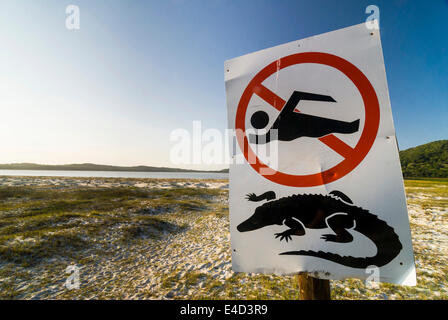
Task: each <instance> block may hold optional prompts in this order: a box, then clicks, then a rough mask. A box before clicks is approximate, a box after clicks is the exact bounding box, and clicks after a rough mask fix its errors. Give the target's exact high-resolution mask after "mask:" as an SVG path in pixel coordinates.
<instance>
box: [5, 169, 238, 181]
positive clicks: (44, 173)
mask: <svg viewBox="0 0 448 320" xmlns="http://www.w3.org/2000/svg"><path fill="white" fill-rule="evenodd" d="M0 176H32V177H38V176H41V177H87V178H89V177H92V178H161V179H228V178H229V174H228V173H215V172H126V171H58V170H0Z"/></svg>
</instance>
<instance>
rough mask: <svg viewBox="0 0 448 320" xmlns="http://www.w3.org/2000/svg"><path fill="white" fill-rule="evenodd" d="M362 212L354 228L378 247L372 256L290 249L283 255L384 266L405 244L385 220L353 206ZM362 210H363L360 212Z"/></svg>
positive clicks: (359, 266) (348, 264)
mask: <svg viewBox="0 0 448 320" xmlns="http://www.w3.org/2000/svg"><path fill="white" fill-rule="evenodd" d="M352 208H353V209H354V210H357V211H358V212H359V213H360V214H359V215H356V219H355V220H356V227H355V228H354V230H356V231H358V232H360V233H362V234H363V235H365V236H366V237H368V238H369V239H370V240H371V241H373V243H374V244H375V245H376V247H377V253H376V255H375V256H372V257H365V258H364V257H352V256H341V255H338V254H335V253H330V252H323V251H307V250H299V251H288V252H283V253H280V254H281V255H301V256H311V257H317V258H322V259H325V260H330V261H333V262H336V263H339V264H342V265H344V266H347V267H351V268H362V269H365V268H367V267H369V266H372V265H374V266H376V267H382V266H384V265H386V264H388V263H389V262H391V261H392V260H393V259H394V258H395V257H396V256H397V255H398V254H399V253H400V251H401V250H402V249H403V246H402V244H401V242H400V239H399V238H398V235H397V234H396V233H395V231H394V229H393V228H392V227H390V226H389V225H388V224H387V223H386V222H385V221H383V220H381V219H379V218H378V217H377V216H375V215H373V214H371V213H370V212H368V211H367V210H364V209H361V208H359V207H355V206H353V207H352ZM350 211H351V210H350ZM360 211H362V212H360Z"/></svg>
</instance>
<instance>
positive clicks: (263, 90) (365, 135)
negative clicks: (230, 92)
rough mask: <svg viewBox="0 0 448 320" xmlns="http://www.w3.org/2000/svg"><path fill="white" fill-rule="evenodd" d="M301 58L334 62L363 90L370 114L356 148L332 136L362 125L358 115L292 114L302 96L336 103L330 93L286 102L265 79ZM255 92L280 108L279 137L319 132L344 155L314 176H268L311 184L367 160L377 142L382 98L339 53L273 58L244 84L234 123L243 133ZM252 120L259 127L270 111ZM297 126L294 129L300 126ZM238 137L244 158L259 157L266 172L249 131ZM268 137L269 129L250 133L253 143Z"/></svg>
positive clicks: (333, 177) (259, 164)
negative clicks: (353, 118)
mask: <svg viewBox="0 0 448 320" xmlns="http://www.w3.org/2000/svg"><path fill="white" fill-rule="evenodd" d="M301 63H316V64H323V65H327V66H329V67H333V68H335V69H337V70H339V71H340V72H342V73H343V74H345V75H346V76H347V77H348V78H349V79H350V80H351V81H352V82H353V83H354V85H355V86H356V88H357V89H358V90H359V92H360V94H361V97H362V99H363V103H364V108H365V117H366V119H365V125H364V129H363V132H362V134H361V138H360V139H359V141H358V143H357V144H356V146H355V148H351V147H350V146H349V145H347V144H346V143H345V142H343V141H342V140H341V139H339V138H337V137H336V136H335V135H333V133H354V132H356V131H357V130H358V126H359V120H357V121H354V122H350V123H348V122H347V123H346V122H342V121H337V120H332V119H326V118H320V117H314V116H309V115H296V116H295V115H294V113H295V108H296V106H297V104H298V103H299V101H300V100H312V101H327V102H335V100H334V99H333V98H332V97H330V96H324V95H318V94H313V93H308V92H300V91H295V92H293V93H292V95H291V97H290V99H289V100H288V102H286V101H284V100H283V99H282V98H280V97H279V96H277V95H276V94H275V93H274V92H272V91H271V90H269V89H268V88H267V87H265V86H264V85H263V84H262V82H263V81H264V80H265V79H267V78H268V77H269V76H270V75H272V74H274V73H275V72H278V71H279V70H281V69H284V68H287V67H290V66H293V65H296V64H301ZM253 94H256V95H258V96H259V97H261V98H262V99H263V100H265V101H266V102H267V103H269V104H270V105H271V106H272V107H274V108H275V109H277V110H279V111H280V115H281V116H282V117H279V118H278V119H277V120H276V122H274V125H273V128H272V129H277V130H278V135H279V140H283V141H290V140H293V139H295V138H299V137H300V136H309V137H316V138H318V139H319V140H320V141H321V142H323V143H324V144H326V145H327V146H328V147H330V148H331V149H333V150H334V151H335V152H337V153H338V154H340V155H341V156H343V157H344V160H343V161H342V162H340V163H339V164H337V165H336V166H334V167H332V168H330V169H328V170H326V171H324V172H317V173H315V174H310V175H292V174H287V173H283V172H280V171H277V172H275V173H273V174H269V175H264V177H265V178H267V179H269V180H271V181H273V182H276V183H278V184H282V185H286V186H292V187H312V186H318V185H323V184H327V183H330V182H332V181H335V180H337V179H340V178H342V177H343V176H345V175H346V174H348V173H349V172H350V171H352V170H353V169H354V168H355V167H356V166H357V165H358V164H359V163H360V162H361V161H362V160H363V159H364V157H365V156H366V155H367V153H368V152H369V150H370V148H371V147H372V145H373V142H374V141H375V138H376V134H377V131H378V126H379V121H380V111H379V103H378V98H377V95H376V93H375V90H374V89H373V87H372V85H371V83H370V81H369V80H368V79H367V77H366V76H365V75H364V74H363V73H362V72H361V71H360V70H359V69H358V68H356V67H355V66H354V65H353V64H351V63H350V62H348V61H347V60H344V59H342V58H340V57H338V56H335V55H332V54H328V53H322V52H306V53H297V54H293V55H289V56H286V57H283V58H281V59H279V60H277V61H274V62H272V63H271V64H269V65H268V66H267V67H265V68H264V69H262V70H261V71H260V72H259V73H258V74H257V75H256V76H255V77H254V78H253V79H252V81H251V82H250V83H249V85H248V86H247V87H246V89H245V90H244V93H243V95H242V96H241V99H240V102H239V104H238V109H237V114H236V122H235V128H236V129H240V130H241V131H242V132H245V131H246V128H245V118H246V110H247V107H248V105H249V101H250V99H251V97H252V95H253ZM294 117H295V118H297V121H295V119H294ZM279 119H282V120H279ZM283 119H286V120H283ZM251 122H252V125H254V127H255V128H257V129H258V128H261V127H262V126H263V124H267V120H266V116H265V115H264V114H263V113H261V112H257V113H255V114H254V115H253V118H252V119H251ZM301 123H306V126H302V125H301ZM303 127H305V128H312V129H313V130H311V129H310V130H308V131H309V132H304V130H303V129H302V128H303ZM283 128H285V129H283ZM293 128H296V130H294V129H293ZM305 131H306V130H305ZM237 137H238V143H239V145H240V148H241V150H242V151H243V154H244V157H245V158H246V159H249V158H251V159H255V161H252V163H251V166H252V167H253V168H254V169H255V170H256V171H257V172H262V171H261V170H262V169H263V168H267V166H266V165H265V164H264V163H263V162H262V161H261V160H260V159H258V157H257V156H256V154H255V153H254V151H253V150H252V149H251V147H250V145H249V144H248V137H247V136H246V135H238V136H237ZM269 137H270V136H269V132H268V134H267V136H266V137H263V139H257V138H258V137H256V136H253V135H252V136H249V142H251V143H257V142H258V140H263V141H266V142H269V141H270V140H269ZM282 138H283V139H282Z"/></svg>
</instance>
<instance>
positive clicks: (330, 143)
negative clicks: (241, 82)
mask: <svg viewBox="0 0 448 320" xmlns="http://www.w3.org/2000/svg"><path fill="white" fill-rule="evenodd" d="M254 93H255V94H257V95H258V96H259V97H260V98H262V99H263V100H264V101H266V102H267V103H269V104H270V105H271V106H273V107H274V108H275V109H277V110H278V111H281V110H282V108H283V106H284V105H285V103H286V101H285V100H283V99H282V98H280V97H279V96H278V95H276V94H275V93H274V92H272V91H271V90H269V89H268V88H266V87H265V86H264V85H262V84H259V85H257V86H256V87H255V88H254ZM294 111H297V112H300V111H299V110H298V109H297V108H296V109H295V110H294ZM319 140H320V141H321V142H322V143H324V144H325V145H326V146H327V147H329V148H331V149H332V150H334V151H335V152H337V153H339V154H340V155H341V156H343V157H344V158H348V157H350V156H351V154H352V153H353V148H352V147H350V146H349V145H348V144H346V143H345V142H344V141H342V140H341V139H339V138H338V137H336V136H335V135H333V134H330V135H327V136H325V137H322V138H319Z"/></svg>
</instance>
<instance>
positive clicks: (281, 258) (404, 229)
mask: <svg viewBox="0 0 448 320" xmlns="http://www.w3.org/2000/svg"><path fill="white" fill-rule="evenodd" d="M225 81H226V94H227V106H228V119H229V127H230V128H232V129H235V132H236V137H237V143H236V148H234V150H235V154H233V159H237V158H238V157H241V158H243V159H244V161H242V162H239V161H234V163H232V164H231V166H230V219H231V226H230V227H231V239H232V250H233V256H232V264H233V269H234V270H235V271H242V272H261V273H279V274H291V273H297V272H301V271H305V272H310V273H313V274H314V275H315V276H318V277H320V278H326V279H341V278H346V277H357V278H360V279H367V278H369V277H371V274H372V271H371V270H372V268H377V270H378V277H379V280H380V281H386V282H391V283H399V284H407V285H413V284H415V282H416V279H415V267H414V258H413V252H412V243H411V237H410V230H409V221H408V216H407V209H406V199H405V194H404V187H403V180H402V175H401V168H400V163H399V158H398V148H397V144H396V139H395V130H394V126H393V120H392V113H391V107H390V101H389V95H388V89H387V82H386V74H385V69H384V62H383V56H382V49H381V42H380V37H379V30H378V31H375V32H373V33H372V31H371V30H369V29H367V28H366V26H365V24H360V25H357V26H353V27H350V28H346V29H342V30H338V31H334V32H330V33H326V34H323V35H320V36H316V37H312V38H307V39H303V40H299V41H294V42H291V43H287V44H284V45H281V46H277V47H274V48H270V49H266V50H262V51H259V52H255V53H252V54H249V55H245V56H242V57H239V58H235V59H232V60H229V61H226V63H225Z"/></svg>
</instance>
